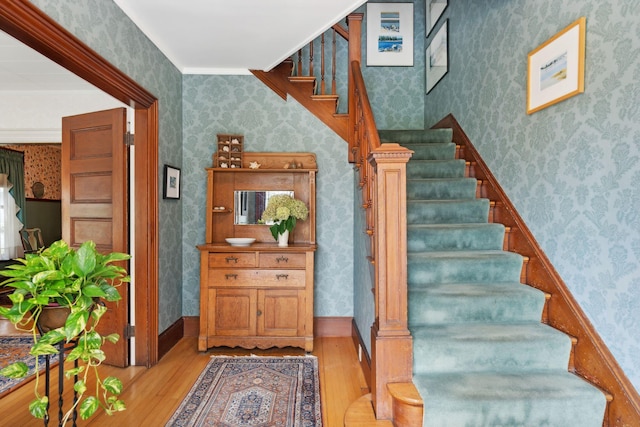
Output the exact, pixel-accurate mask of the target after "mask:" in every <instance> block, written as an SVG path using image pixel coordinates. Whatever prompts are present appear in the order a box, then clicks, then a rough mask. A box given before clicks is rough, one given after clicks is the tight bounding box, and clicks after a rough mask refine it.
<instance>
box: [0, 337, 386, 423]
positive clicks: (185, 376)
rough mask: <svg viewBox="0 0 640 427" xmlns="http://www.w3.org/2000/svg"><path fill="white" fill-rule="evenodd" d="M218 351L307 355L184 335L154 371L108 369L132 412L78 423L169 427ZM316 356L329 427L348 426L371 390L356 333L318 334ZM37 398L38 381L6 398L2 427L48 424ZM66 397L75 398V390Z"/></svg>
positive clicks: (2, 401)
mask: <svg viewBox="0 0 640 427" xmlns="http://www.w3.org/2000/svg"><path fill="white" fill-rule="evenodd" d="M212 354H227V355H241V354H257V355H303V354H304V351H303V350H301V349H288V348H286V349H270V350H251V351H249V350H240V349H229V348H218V349H212V350H209V351H208V352H206V353H200V352H198V350H197V339H196V338H195V337H187V338H183V339H182V340H180V342H179V343H178V344H177V345H176V346H175V347H174V348H172V349H171V350H170V351H169V353H167V355H166V356H165V357H163V358H162V360H160V362H159V363H158V364H157V365H156V366H154V367H153V368H151V369H146V368H142V367H129V368H126V369H119V368H112V367H105V369H104V376H108V375H116V376H117V377H119V378H120V379H121V380H122V381H123V383H124V387H125V390H124V392H123V394H122V399H123V400H124V402H125V403H126V405H127V410H126V411H124V412H122V413H118V414H115V415H113V416H111V417H109V416H107V415H105V414H103V413H101V414H99V415H97V416H96V417H94V418H92V419H91V420H90V422H85V421H78V425H79V426H83V425H90V426H113V425H119V426H164V425H165V423H166V421H167V420H168V419H169V418H170V417H171V415H172V414H173V412H174V411H175V409H176V408H177V407H178V405H179V404H180V402H181V401H182V399H183V398H184V397H185V395H186V394H187V392H188V391H189V389H190V388H191V386H192V385H193V383H194V382H195V380H196V378H197V377H198V375H199V374H200V372H202V370H203V369H204V367H205V365H206V364H207V362H208V361H209V356H211V355H212ZM313 354H314V355H315V356H317V357H318V362H319V368H320V372H319V376H320V388H321V399H322V419H323V425H324V427H338V426H343V425H344V421H343V420H344V414H345V411H346V409H347V408H348V407H349V405H350V404H351V403H353V402H354V401H356V400H357V399H358V398H360V397H361V396H362V395H364V394H366V393H368V392H369V389H368V388H367V385H366V382H365V379H364V375H363V373H362V370H361V368H360V365H359V363H358V357H357V354H356V350H355V348H354V346H353V341H352V340H351V338H350V337H321V338H316V339H315V342H314V350H313ZM69 384H70V383H69ZM69 389H70V385H66V386H65V390H66V393H65V394H67V393H68V390H69ZM56 393H57V391H56ZM32 399H33V384H32V383H29V384H26V385H25V386H23V387H21V388H20V389H18V390H16V391H14V392H13V393H11V394H9V395H7V396H5V397H4V398H2V399H0V414H1V415H0V426H20V427H23V426H25V427H26V426H42V425H43V423H42V420H36V419H34V418H32V417H31V415H30V414H29V411H28V409H27V407H28V404H29V402H30V401H31V400H32ZM65 400H66V401H67V402H68V401H70V400H71V395H70V393H68V396H65ZM52 406H53V407H54V410H52V411H51V414H52V418H54V417H55V416H56V415H55V412H56V411H57V403H56V402H53V404H52ZM49 425H57V420H52V421H50V423H49ZM371 425H375V423H373V424H371Z"/></svg>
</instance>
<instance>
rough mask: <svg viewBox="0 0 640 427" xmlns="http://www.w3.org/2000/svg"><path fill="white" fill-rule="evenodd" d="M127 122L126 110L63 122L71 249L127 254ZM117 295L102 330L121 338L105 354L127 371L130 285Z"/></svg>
mask: <svg viewBox="0 0 640 427" xmlns="http://www.w3.org/2000/svg"><path fill="white" fill-rule="evenodd" d="M126 122H127V112H126V109H124V108H116V109H113V110H105V111H98V112H95V113H87V114H81V115H78V116H71V117H64V118H63V119H62V179H61V181H62V238H63V239H64V240H65V241H66V242H67V243H69V245H70V246H71V247H74V248H78V247H79V246H80V245H81V244H82V243H83V242H85V241H87V240H93V241H94V242H95V243H96V248H97V249H98V250H99V251H100V252H102V253H108V252H114V251H115V252H125V253H128V252H129V246H128V226H127V224H128V209H127V206H128V204H127V200H128V181H127V170H128V168H127V146H126V144H125V142H124V140H125V132H126ZM119 291H120V295H121V296H122V300H121V301H119V302H117V303H108V304H107V306H108V310H107V312H106V314H105V315H104V316H103V318H102V319H101V321H100V325H99V326H100V327H99V331H100V333H104V334H110V333H114V332H115V333H117V334H119V335H120V340H119V341H118V342H117V343H116V344H111V343H106V344H105V346H104V350H105V353H106V355H107V359H106V363H108V364H110V365H114V366H121V367H124V366H128V365H129V345H128V340H127V339H126V338H125V330H126V326H127V323H128V309H129V307H128V298H127V297H128V288H127V283H123V284H122V285H121V286H120V287H119Z"/></svg>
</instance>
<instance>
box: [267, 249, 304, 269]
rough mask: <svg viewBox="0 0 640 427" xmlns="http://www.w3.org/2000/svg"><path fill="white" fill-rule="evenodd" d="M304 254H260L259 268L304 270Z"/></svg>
mask: <svg viewBox="0 0 640 427" xmlns="http://www.w3.org/2000/svg"><path fill="white" fill-rule="evenodd" d="M306 261H307V255H306V254H297V253H261V254H260V262H259V267H260V268H304V267H305V265H306Z"/></svg>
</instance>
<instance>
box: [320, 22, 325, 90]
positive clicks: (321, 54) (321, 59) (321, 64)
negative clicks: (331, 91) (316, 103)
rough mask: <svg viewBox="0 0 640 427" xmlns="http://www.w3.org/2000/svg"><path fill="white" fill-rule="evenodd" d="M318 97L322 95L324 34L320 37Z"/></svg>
mask: <svg viewBox="0 0 640 427" xmlns="http://www.w3.org/2000/svg"><path fill="white" fill-rule="evenodd" d="M320 47H321V48H320V95H324V94H325V93H326V92H325V85H324V33H322V35H321V36H320Z"/></svg>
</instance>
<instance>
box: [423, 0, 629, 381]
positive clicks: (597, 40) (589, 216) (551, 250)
mask: <svg viewBox="0 0 640 427" xmlns="http://www.w3.org/2000/svg"><path fill="white" fill-rule="evenodd" d="M581 16H585V17H586V22H587V28H586V30H587V31H586V70H585V93H584V94H581V95H577V96H575V97H572V98H569V99H568V100H565V101H563V102H561V103H559V104H556V105H553V106H550V107H548V108H546V109H544V110H541V111H539V112H537V113H534V114H533V115H527V114H526V112H525V104H526V81H527V55H528V53H529V52H530V51H531V50H533V49H535V48H536V47H537V46H538V45H540V44H541V43H543V42H545V41H546V40H547V39H549V38H550V37H552V36H553V35H554V34H555V33H557V32H558V31H560V30H562V29H563V28H565V27H566V26H567V25H569V24H570V23H572V22H573V21H575V20H576V19H577V18H579V17H581ZM444 18H449V36H450V37H449V57H450V70H449V74H448V75H446V76H445V77H444V78H443V80H442V81H441V82H440V83H439V84H438V85H437V86H436V87H435V89H434V90H433V91H432V92H431V93H430V94H429V95H428V96H426V98H425V123H426V124H427V126H431V125H432V124H433V123H435V122H436V121H437V120H439V119H441V118H442V117H444V116H445V115H447V114H448V113H453V114H454V116H455V117H456V118H457V119H458V121H459V122H460V124H461V125H462V127H463V128H464V130H465V132H466V133H467V134H468V136H469V137H470V138H471V141H472V142H473V143H474V145H475V146H476V147H477V148H478V150H479V151H480V154H481V155H482V157H483V158H484V160H485V161H486V162H487V164H488V166H489V167H490V168H491V170H492V172H493V173H494V174H495V176H496V177H497V179H498V180H499V182H500V184H501V185H502V187H503V188H504V190H505V191H506V193H507V195H508V196H509V198H510V199H511V200H512V202H513V203H514V205H515V207H516V208H517V210H518V212H519V213H520V214H521V215H522V217H523V218H524V220H525V221H526V223H527V225H528V226H529V228H530V229H531V231H532V232H533V234H534V236H535V238H536V239H537V241H538V242H539V243H540V245H541V246H542V248H543V250H544V251H545V253H546V254H547V256H548V257H549V259H550V260H551V262H552V263H553V265H554V266H555V268H556V270H557V271H558V273H559V274H560V276H561V277H562V279H563V280H564V282H565V283H566V284H567V286H568V287H569V289H570V290H571V293H572V294H573V295H574V297H575V298H576V300H577V301H578V303H579V305H580V306H581V307H582V309H583V310H584V312H585V313H586V315H587V317H588V318H589V319H590V321H591V322H592V324H593V326H594V327H595V329H596V331H597V332H598V333H599V335H600V336H601V337H602V338H603V339H604V341H605V343H606V344H607V346H608V347H609V349H610V350H611V351H612V353H613V355H614V356H615V358H616V360H617V361H618V363H619V364H620V365H621V367H622V368H623V370H624V372H625V373H626V375H627V376H628V377H629V379H630V380H631V382H632V383H633V384H634V385H635V387H636V389H640V362H639V360H640V358H639V357H638V353H639V352H640V333H639V331H640V309H639V307H640V186H639V185H638V182H640V107H639V105H640V86H639V83H638V82H640V26H639V25H638V23H639V22H640V2H638V1H637V0H618V1H601V0H566V1H561V2H560V1H556V0H510V1H505V0H450V1H449V7H448V9H447V11H446V12H445V17H444ZM416 89H417V88H416Z"/></svg>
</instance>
